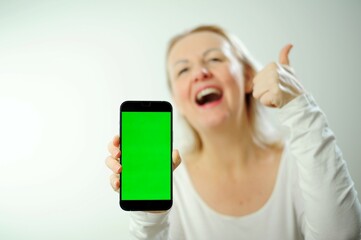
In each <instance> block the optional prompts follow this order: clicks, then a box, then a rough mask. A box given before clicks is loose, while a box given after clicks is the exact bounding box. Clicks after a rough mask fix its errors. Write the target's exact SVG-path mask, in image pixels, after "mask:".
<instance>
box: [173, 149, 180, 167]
mask: <svg viewBox="0 0 361 240" xmlns="http://www.w3.org/2000/svg"><path fill="white" fill-rule="evenodd" d="M172 161H173V163H172V168H173V171H174V170H175V169H176V168H177V167H178V166H179V164H180V163H181V162H182V159H181V157H180V155H179V151H178V150H173V152H172Z"/></svg>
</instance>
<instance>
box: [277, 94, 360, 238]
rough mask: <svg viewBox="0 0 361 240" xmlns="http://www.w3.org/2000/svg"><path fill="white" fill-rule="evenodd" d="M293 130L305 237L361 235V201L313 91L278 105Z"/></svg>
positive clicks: (292, 136)
mask: <svg viewBox="0 0 361 240" xmlns="http://www.w3.org/2000/svg"><path fill="white" fill-rule="evenodd" d="M279 117H280V121H281V123H282V124H283V125H284V126H286V127H288V128H289V130H290V154H291V155H292V157H293V158H294V159H295V161H296V165H297V168H298V175H299V176H298V177H299V187H300V190H301V195H302V198H303V205H304V213H303V221H302V223H301V225H302V231H303V234H304V236H305V239H307V240H310V239H317V240H321V239H325V240H326V239H327V240H332V239H335V240H342V239H361V207H360V202H359V200H358V198H357V192H356V190H355V187H354V183H353V181H352V179H351V177H350V174H349V172H348V169H347V166H346V162H345V161H344V159H343V157H342V153H341V150H340V149H339V148H338V146H337V144H336V139H335V135H334V134H333V132H332V131H331V129H330V128H329V127H328V124H327V121H326V117H325V115H324V114H323V112H322V111H321V110H320V108H319V107H318V106H317V105H316V103H315V101H314V99H313V97H312V96H311V95H309V94H303V95H301V96H299V97H297V98H295V99H293V100H292V101H291V102H289V103H288V104H287V105H285V106H284V107H283V108H281V109H280V110H279Z"/></svg>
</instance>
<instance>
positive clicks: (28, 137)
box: [0, 0, 361, 240]
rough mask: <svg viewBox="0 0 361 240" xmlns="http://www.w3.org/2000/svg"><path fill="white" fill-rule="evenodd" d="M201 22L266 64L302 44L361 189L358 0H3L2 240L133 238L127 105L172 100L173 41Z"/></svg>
mask: <svg viewBox="0 0 361 240" xmlns="http://www.w3.org/2000/svg"><path fill="white" fill-rule="evenodd" d="M203 23H207V24H209V23H211V24H218V25H221V26H224V27H225V28H226V29H228V30H230V31H231V32H234V33H235V34H236V35H238V36H239V37H240V38H241V39H242V40H243V41H244V43H245V44H246V46H248V48H249V50H250V51H251V52H252V53H253V55H254V56H255V57H256V58H257V59H258V60H259V61H260V62H261V63H263V64H267V63H269V62H270V61H275V60H277V59H278V53H279V50H280V49H281V48H282V46H283V45H284V44H286V43H288V42H291V43H293V44H294V48H293V50H292V52H291V64H292V65H293V67H294V68H295V70H296V72H297V75H298V76H299V78H300V79H301V81H302V82H303V84H304V86H305V87H306V88H307V89H308V90H309V91H310V92H311V93H312V94H313V95H314V97H315V98H316V100H317V101H318V103H319V105H320V106H321V107H322V108H323V110H324V111H325V113H326V115H327V116H328V120H329V123H330V125H331V128H332V129H333V131H334V132H335V133H336V136H337V139H338V144H339V146H340V147H341V149H342V150H343V154H344V157H345V159H346V160H347V162H348V166H349V169H350V172H351V174H352V177H353V180H354V182H355V185H356V187H357V190H358V192H359V193H360V192H361V172H360V171H361V162H360V158H361V144H360V136H361V126H360V123H361V107H360V96H361V95H360V89H361V77H360V69H361V47H360V43H361V27H360V23H361V2H360V1H358V0H354V1H352V0H349V1H341V0H339V1H335V0H332V1H317V2H316V1H311V0H308V1H267V0H265V1H240V0H237V1H236V0H235V1H228V0H225V1H209V0H208V1H194V0H183V1H166V0H164V1H160V0H159V1H146V0H143V1H121V0H118V1H115V0H114V1H110V0H98V1H70V0H69V1H45V0H44V1H37V0H33V1H17V0H9V1H7V0H0V239H4V240H8V239H37V240H42V239H44V240H45V239H47V240H48V239H55V240H58V239H59V240H60V239H77V240H82V239H87V240H98V239H114V240H115V239H128V237H129V235H128V216H127V213H125V212H123V211H122V210H121V209H120V207H119V205H118V196H117V194H116V193H114V192H113V191H112V189H111V187H110V186H109V180H108V176H109V174H110V171H109V170H108V169H107V168H106V166H105V164H104V159H105V157H106V156H107V154H108V153H107V150H106V146H107V143H108V142H109V141H110V140H111V138H112V137H113V135H114V134H116V133H117V132H118V121H119V119H118V108H119V105H120V103H121V102H122V101H124V100H126V99H165V100H170V96H169V93H168V92H167V85H166V78H165V69H164V55H165V47H166V43H167V41H168V39H169V38H170V37H171V36H173V35H174V34H176V33H179V32H181V31H183V30H185V29H187V28H190V27H193V26H195V25H199V24H203ZM174 131H175V135H176V136H175V137H176V142H175V147H178V146H179V145H180V144H181V142H180V141H179V139H180V137H179V136H181V134H182V129H181V128H179V127H177V126H176V128H175V130H174ZM177 136H178V137H177ZM177 139H178V140H177Z"/></svg>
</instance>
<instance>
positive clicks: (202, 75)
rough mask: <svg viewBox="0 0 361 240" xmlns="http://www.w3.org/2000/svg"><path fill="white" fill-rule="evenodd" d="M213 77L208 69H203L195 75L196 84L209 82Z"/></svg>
mask: <svg viewBox="0 0 361 240" xmlns="http://www.w3.org/2000/svg"><path fill="white" fill-rule="evenodd" d="M212 77H213V74H212V73H211V72H210V71H209V70H208V69H207V68H204V67H203V68H201V69H199V70H198V71H197V72H196V73H195V75H194V78H193V80H194V81H195V82H198V81H203V80H207V79H209V78H212Z"/></svg>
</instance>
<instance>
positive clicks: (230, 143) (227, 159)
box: [197, 117, 261, 171]
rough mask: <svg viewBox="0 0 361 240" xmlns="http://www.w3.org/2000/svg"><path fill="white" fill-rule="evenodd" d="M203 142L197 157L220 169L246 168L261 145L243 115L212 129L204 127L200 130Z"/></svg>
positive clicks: (201, 161)
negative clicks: (240, 118)
mask: <svg viewBox="0 0 361 240" xmlns="http://www.w3.org/2000/svg"><path fill="white" fill-rule="evenodd" d="M199 136H200V139H201V142H202V146H201V149H200V150H199V151H198V152H197V155H198V157H197V159H199V161H200V163H201V164H202V165H203V164H205V165H207V166H211V167H212V168H213V169H217V171H219V170H225V171H229V170H232V171H234V170H236V169H240V170H242V169H244V168H246V167H247V166H248V165H249V164H250V163H252V162H254V160H255V159H257V155H259V153H260V151H259V150H260V149H261V147H260V146H259V145H257V144H256V143H255V142H254V140H253V137H252V132H251V130H250V128H249V123H248V121H247V118H246V117H243V119H242V121H241V124H239V122H238V121H234V123H233V124H232V123H227V124H223V125H222V126H219V127H217V128H212V129H202V131H200V132H199Z"/></svg>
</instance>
